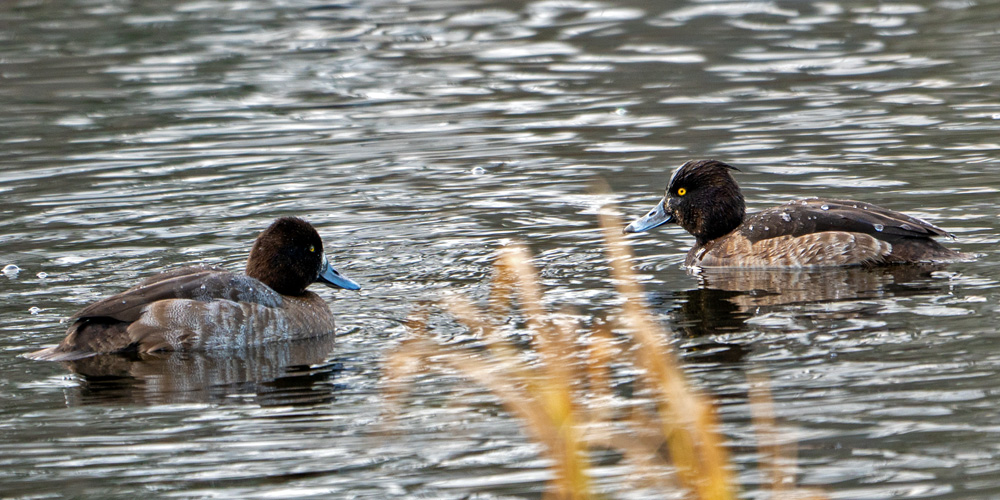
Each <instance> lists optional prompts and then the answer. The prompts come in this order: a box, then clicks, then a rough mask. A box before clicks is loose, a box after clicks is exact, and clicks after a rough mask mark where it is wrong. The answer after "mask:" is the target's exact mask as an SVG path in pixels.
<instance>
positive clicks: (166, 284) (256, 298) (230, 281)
mask: <svg viewBox="0 0 1000 500" xmlns="http://www.w3.org/2000/svg"><path fill="white" fill-rule="evenodd" d="M169 299H191V300H196V301H199V302H209V301H212V300H218V299H223V300H231V301H235V302H249V303H255V304H260V305H263V306H267V307H278V306H280V305H281V303H282V298H281V295H280V294H278V293H277V292H275V291H274V290H271V288H269V287H268V286H266V285H264V284H263V283H261V282H260V281H257V280H256V279H253V278H251V277H249V276H245V275H241V274H233V273H230V272H228V271H225V270H222V269H219V268H205V267H185V268H181V269H176V270H173V271H169V272H166V273H162V274H158V275H156V276H153V277H152V278H149V279H147V280H145V281H143V282H142V283H140V284H139V285H137V286H135V287H132V288H130V289H128V290H126V291H124V292H122V293H119V294H116V295H112V296H111V297H107V298H104V299H101V300H99V301H97V302H94V303H93V304H90V305H89V306H87V307H84V308H83V309H81V310H80V311H77V313H76V314H74V315H73V316H71V317H70V320H72V321H76V320H80V319H85V318H111V319H115V320H118V321H123V322H126V323H131V322H133V321H135V320H137V319H139V317H140V316H141V315H142V313H143V310H144V308H145V307H146V306H148V305H149V304H152V303H154V302H157V301H161V300H169Z"/></svg>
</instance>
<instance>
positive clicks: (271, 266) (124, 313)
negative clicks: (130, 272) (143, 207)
mask: <svg viewBox="0 0 1000 500" xmlns="http://www.w3.org/2000/svg"><path fill="white" fill-rule="evenodd" d="M315 282H321V283H325V284H327V285H329V286H331V287H337V288H345V289H348V290H358V289H360V288H361V287H360V286H359V285H358V284H357V283H355V282H354V281H352V280H350V279H349V278H347V277H346V276H344V275H342V274H340V273H339V272H337V270H336V269H334V268H333V267H332V266H330V263H329V261H328V260H327V258H326V256H325V255H324V253H323V241H322V240H321V239H320V237H319V234H318V233H317V232H316V230H315V229H314V228H313V227H312V225H310V224H309V223H308V222H306V221H304V220H302V219H299V218H296V217H282V218H280V219H277V220H275V221H274V222H273V223H272V224H271V225H270V227H268V228H267V229H265V230H264V232H262V233H260V235H259V236H258V237H257V240H256V241H255V242H254V244H253V248H251V250H250V257H249V258H248V259H247V266H246V274H235V273H230V272H228V271H225V270H222V269H219V268H209V267H184V268H180V269H176V270H173V271H168V272H165V273H162V274H159V275H156V276H153V277H151V278H149V279H147V280H145V281H143V282H142V283H140V284H139V285H138V286H136V287H133V288H130V289H128V290H126V291H124V292H122V293H119V294H117V295H114V296H111V297H108V298H106V299H103V300H100V301H97V302H95V303H93V304H91V305H89V306H87V307H85V308H83V309H82V310H80V311H79V312H77V313H76V314H74V315H73V316H72V317H70V320H71V321H72V324H71V325H70V327H69V329H68V330H67V331H66V338H65V339H63V341H62V342H61V343H60V344H59V345H57V346H54V347H49V348H46V349H42V350H40V351H35V352H33V353H31V354H27V355H26V357H28V358H31V359H38V360H47V361H69V360H74V359H81V358H85V357H89V356H93V355H95V354H105V353H121V354H127V353H132V354H135V353H148V352H154V351H181V350H201V349H211V348H216V347H236V346H243V345H251V344H263V343H267V342H275V341H290V340H296V339H304V338H312V337H317V336H320V335H327V334H332V333H333V331H334V321H333V314H332V313H331V312H330V308H329V307H328V306H327V304H326V302H324V301H323V299H322V298H320V296H319V295H316V294H315V293H313V292H310V291H308V290H306V287H307V286H309V285H310V284H312V283H315Z"/></svg>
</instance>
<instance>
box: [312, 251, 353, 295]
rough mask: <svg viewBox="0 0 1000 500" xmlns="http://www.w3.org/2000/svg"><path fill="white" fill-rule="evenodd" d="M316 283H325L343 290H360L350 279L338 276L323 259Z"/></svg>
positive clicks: (341, 275)
mask: <svg viewBox="0 0 1000 500" xmlns="http://www.w3.org/2000/svg"><path fill="white" fill-rule="evenodd" d="M318 281H320V282H322V283H326V284H327V285H330V286H335V287H337V288H343V289H345V290H361V285H359V284H357V283H355V282H354V280H352V279H351V278H348V277H347V276H344V275H343V274H340V271H338V270H336V269H334V268H333V266H331V265H330V262H329V261H328V260H326V257H325V256H324V257H323V264H322V265H321V267H320V270H319V279H318Z"/></svg>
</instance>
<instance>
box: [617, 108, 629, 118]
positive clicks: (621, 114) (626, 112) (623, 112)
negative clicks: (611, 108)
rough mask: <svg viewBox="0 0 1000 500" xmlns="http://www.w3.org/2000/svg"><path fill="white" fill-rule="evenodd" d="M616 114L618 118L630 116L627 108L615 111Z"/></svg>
mask: <svg viewBox="0 0 1000 500" xmlns="http://www.w3.org/2000/svg"><path fill="white" fill-rule="evenodd" d="M615 114H616V115H618V116H625V115H627V114H628V110H627V109H625V108H618V109H615Z"/></svg>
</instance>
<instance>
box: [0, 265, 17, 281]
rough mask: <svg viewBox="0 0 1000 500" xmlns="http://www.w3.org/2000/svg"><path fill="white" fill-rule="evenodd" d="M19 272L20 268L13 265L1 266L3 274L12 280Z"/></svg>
mask: <svg viewBox="0 0 1000 500" xmlns="http://www.w3.org/2000/svg"><path fill="white" fill-rule="evenodd" d="M19 272H21V268H20V267H17V266H15V265H14V264H7V265H6V266H3V273H4V275H6V276H7V277H8V278H13V277H15V276H17V273H19Z"/></svg>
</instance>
